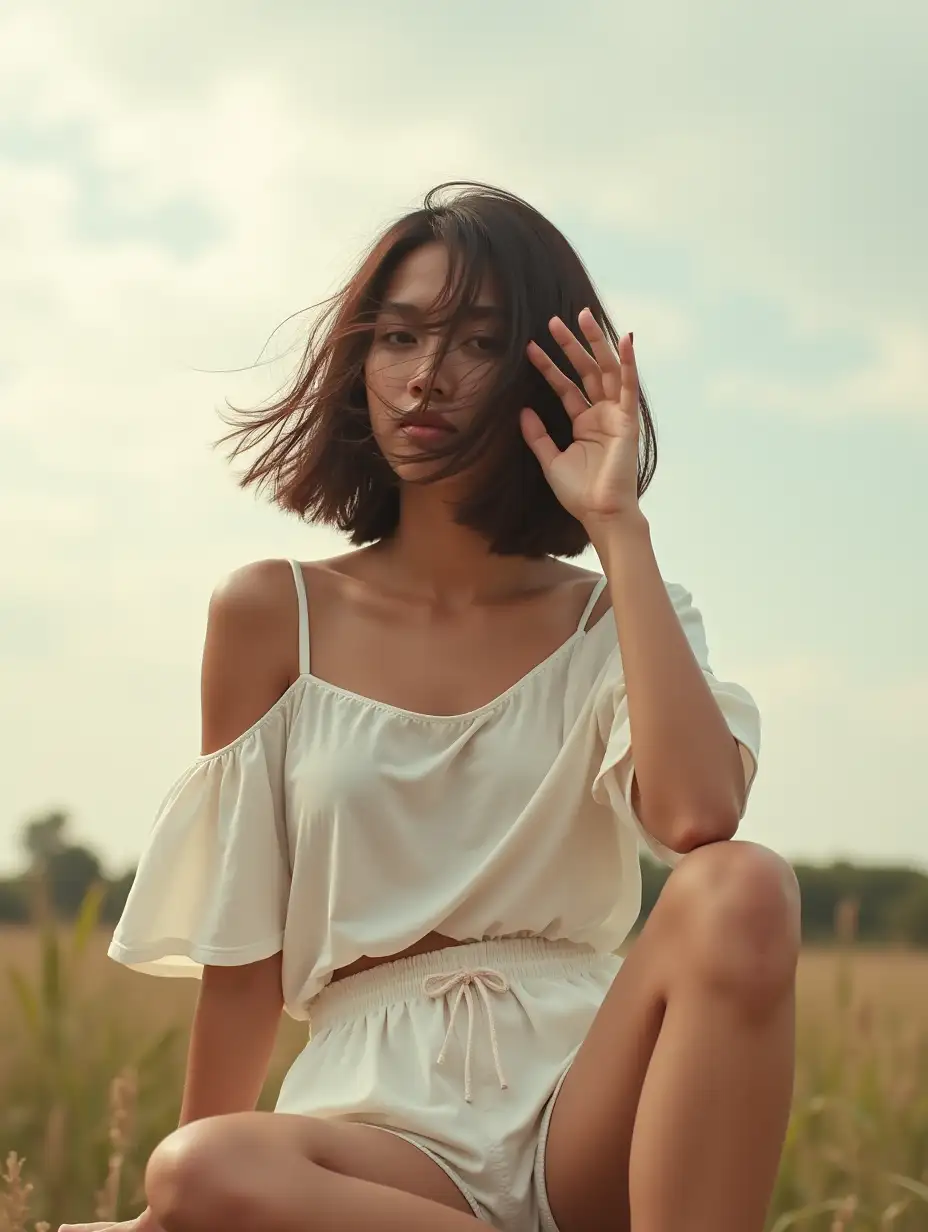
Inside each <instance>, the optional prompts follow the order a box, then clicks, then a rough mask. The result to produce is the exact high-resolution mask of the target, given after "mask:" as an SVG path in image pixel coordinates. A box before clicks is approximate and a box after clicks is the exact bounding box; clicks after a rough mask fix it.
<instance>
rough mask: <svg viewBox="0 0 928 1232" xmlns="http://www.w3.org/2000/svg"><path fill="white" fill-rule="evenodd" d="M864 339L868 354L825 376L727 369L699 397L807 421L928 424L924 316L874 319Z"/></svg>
mask: <svg viewBox="0 0 928 1232" xmlns="http://www.w3.org/2000/svg"><path fill="white" fill-rule="evenodd" d="M926 273H928V271H926ZM868 342H869V345H870V346H871V347H872V350H871V351H870V353H869V354H867V355H864V356H861V358H860V359H859V360H858V361H857V362H856V363H854V364H853V366H851V367H849V369H847V370H844V371H841V372H838V373H836V374H835V375H833V376H831V377H830V378H826V379H824V380H818V381H815V380H811V381H810V380H809V378H808V376H807V375H805V374H803V375H802V378H801V379H800V377H799V375H798V374H797V375H796V376H795V377H794V378H793V379H790V374H789V372H788V371H787V372H784V373H783V375H782V376H780V377H775V378H770V377H766V378H764V379H762V380H761V379H759V378H758V375H757V373H755V372H751V371H738V370H737V369H734V370H732V369H729V370H727V371H725V370H723V371H722V372H720V373H718V374H717V375H714V376H712V377H711V378H710V379H709V381H708V382H707V385H706V387H705V398H706V400H707V402H708V403H709V404H710V405H713V406H715V407H719V408H722V409H732V410H740V409H743V408H744V407H749V408H751V409H752V410H754V411H760V412H767V413H770V414H773V415H782V414H788V415H794V416H797V417H801V418H802V419H804V420H807V421H808V420H825V421H828V420H835V419H842V418H857V419H859V418H869V419H882V418H892V417H900V418H909V419H912V420H915V421H917V422H919V423H922V424H925V425H928V319H926V321H924V322H921V321H917V320H915V319H912V320H910V321H903V320H897V321H895V322H893V323H891V324H886V323H881V324H876V325H874V327H873V330H872V333H871V335H870V337H869V338H868ZM787 365H788V361H787V364H785V365H784V367H786V366H787Z"/></svg>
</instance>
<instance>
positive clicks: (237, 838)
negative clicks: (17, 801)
mask: <svg viewBox="0 0 928 1232" xmlns="http://www.w3.org/2000/svg"><path fill="white" fill-rule="evenodd" d="M286 726H287V720H286V714H285V708H284V707H283V706H278V707H275V708H274V709H273V710H272V711H270V712H269V713H268V714H267V715H265V716H264V718H263V719H262V720H260V721H259V723H257V724H256V725H255V726H254V727H253V728H251V729H249V731H247V732H246V733H244V734H243V735H242V736H241V737H239V739H238V740H236V741H235V742H234V743H233V744H231V745H229V746H228V747H227V748H225V749H222V750H220V751H219V752H217V753H213V754H208V755H204V756H201V757H199V758H198V759H197V760H196V761H195V762H194V763H193V765H192V766H190V767H189V768H188V769H187V770H186V771H185V772H184V774H182V775H181V777H180V778H179V779H178V780H177V781H176V782H175V783H174V785H173V786H172V788H171V789H170V791H169V792H168V794H167V796H166V797H165V799H164V800H163V802H162V804H161V806H160V808H159V809H158V811H157V814H156V816H155V821H154V824H153V826H152V829H151V831H150V834H149V836H148V841H147V843H146V845H145V849H144V851H143V853H142V857H141V860H140V862H139V865H138V870H137V872H136V875H135V880H134V881H133V883H132V888H131V890H130V892H129V897H128V899H127V900H126V905H125V908H124V910H123V913H122V916H121V918H120V920H119V923H118V925H117V927H116V930H115V933H114V936H113V940H112V942H111V943H110V947H109V951H108V953H109V956H110V958H113V959H115V960H116V962H119V963H123V964H125V965H126V966H128V967H133V968H135V969H136V970H138V971H145V972H148V973H150V974H153V975H187V976H199V975H200V974H201V972H202V968H203V966H204V965H214V966H239V965H242V964H245V963H250V962H257V961H258V960H259V959H262V958H269V957H270V956H271V955H272V954H275V953H277V951H278V950H280V949H281V948H282V944H283V935H284V923H285V918H286V912H287V903H288V899H289V890H290V858H289V842H288V838H287V830H286V819H285V799H284V782H283V764H284V754H285V751H286Z"/></svg>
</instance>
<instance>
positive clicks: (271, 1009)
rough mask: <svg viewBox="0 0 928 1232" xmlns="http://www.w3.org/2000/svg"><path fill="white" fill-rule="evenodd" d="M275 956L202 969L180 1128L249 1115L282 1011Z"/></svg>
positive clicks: (259, 1088)
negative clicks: (214, 1118) (231, 1114)
mask: <svg viewBox="0 0 928 1232" xmlns="http://www.w3.org/2000/svg"><path fill="white" fill-rule="evenodd" d="M281 958H282V955H281V953H279V952H278V953H277V954H273V955H272V956H271V957H270V958H264V959H262V960H261V961H260V962H254V963H248V964H247V966H244V967H205V968H204V970H203V983H202V985H201V987H200V996H199V999H198V1001H197V1008H196V1012H195V1014H194V1018H193V1027H192V1029H191V1033H190V1048H189V1051H188V1054H187V1077H186V1081H185V1083H184V1099H183V1104H182V1106H181V1114H180V1124H181V1125H186V1124H187V1123H188V1122H190V1121H198V1120H200V1119H201V1118H203V1117H210V1116H218V1115H219V1114H220V1113H223V1112H251V1111H253V1109H254V1107H255V1105H256V1104H257V1102H258V1097H259V1095H260V1094H261V1088H262V1086H263V1085H264V1080H265V1078H266V1077H267V1070H268V1065H269V1063H270V1060H271V1053H272V1052H273V1050H274V1041H275V1039H276V1038H277V1028H278V1025H279V1023H280V1015H281V1011H282V1009H283V994H282V992H281V984H280V967H281Z"/></svg>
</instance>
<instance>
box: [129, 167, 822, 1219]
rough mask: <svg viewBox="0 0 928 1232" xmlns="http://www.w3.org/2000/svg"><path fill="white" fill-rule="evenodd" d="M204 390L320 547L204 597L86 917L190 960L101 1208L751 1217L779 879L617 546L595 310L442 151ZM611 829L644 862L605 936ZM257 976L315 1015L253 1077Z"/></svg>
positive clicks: (609, 394) (613, 340)
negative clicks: (121, 885)
mask: <svg viewBox="0 0 928 1232" xmlns="http://www.w3.org/2000/svg"><path fill="white" fill-rule="evenodd" d="M233 422H234V424H235V427H234V430H233V431H232V432H231V433H230V434H229V436H227V437H226V438H225V439H234V440H235V446H234V448H233V455H235V454H237V453H239V452H240V451H241V450H243V449H244V448H246V447H253V446H256V445H260V446H261V451H260V453H259V454H258V455H257V457H256V458H255V459H254V460H253V461H252V463H251V465H250V467H249V469H248V470H247V472H246V473H245V475H244V477H243V480H242V482H243V483H245V484H250V483H257V484H265V485H268V486H269V487H270V488H271V490H272V492H273V496H274V499H275V501H276V502H277V504H278V505H279V506H281V507H282V508H283V509H286V510H290V511H294V512H296V513H298V514H299V515H301V516H303V517H304V518H306V519H307V520H309V521H312V522H324V523H328V524H333V525H335V526H337V527H339V528H340V529H341V530H343V531H345V532H346V533H347V534H348V536H349V538H350V540H351V542H352V543H353V544H354V545H355V547H356V548H357V549H358V550H355V551H352V552H349V553H348V554H347V555H344V556H340V557H338V558H336V559H330V560H325V561H317V562H312V563H304V564H300V563H297V562H288V561H286V560H282V561H281V560H269V561H262V562H260V563H257V564H251V565H247V566H245V567H244V568H242V569H239V570H238V571H237V572H235V573H234V574H233V575H232V576H231V577H230V578H229V579H227V580H226V581H225V582H224V583H223V584H222V585H220V586H219V587H218V588H217V589H216V591H215V594H214V596H213V599H212V602H211V605H210V611H209V620H208V624H207V632H206V645H205V651H204V659H203V691H202V696H203V745H202V753H201V755H200V757H199V758H198V759H196V760H195V761H194V763H193V765H192V766H191V767H190V768H189V769H188V770H187V771H186V772H185V773H184V774H183V775H182V776H181V778H180V779H179V780H178V782H177V783H176V784H175V785H174V787H173V788H172V789H171V791H170V793H169V794H168V796H167V799H166V800H165V802H164V804H163V807H162V808H161V810H160V812H159V814H158V817H157V819H156V821H155V825H154V828H153V830H152V833H151V836H150V838H149V841H148V845H147V847H146V850H145V852H144V854H143V856H142V860H141V863H140V865H139V869H138V874H137V876H136V879H135V883H134V885H133V888H132V892H131V895H130V897H129V900H128V903H127V905H126V909H125V912H124V915H123V917H122V919H121V921H120V923H119V926H118V928H117V930H116V934H115V938H114V940H113V943H112V946H111V949H110V954H111V956H112V957H113V958H114V959H116V960H117V961H118V962H121V963H125V964H127V965H128V966H130V967H134V968H136V969H138V970H142V971H151V972H154V973H159V974H166V975H170V974H182V975H198V976H200V977H201V978H202V984H201V988H200V995H199V1001H198V1005H197V1010H196V1015H195V1019H194V1023H193V1029H192V1035H191V1042H190V1055H189V1065H188V1071H187V1079H186V1086H185V1091H184V1101H183V1110H182V1115H181V1126H180V1128H179V1129H178V1130H177V1131H175V1132H174V1133H172V1134H171V1135H170V1136H169V1137H168V1138H167V1139H166V1140H165V1141H164V1142H163V1143H162V1144H161V1145H160V1146H159V1147H158V1148H157V1149H156V1150H155V1152H154V1154H153V1155H152V1158H151V1160H150V1162H149V1165H148V1169H147V1172H146V1188H147V1196H148V1200H149V1204H150V1205H149V1207H148V1209H147V1210H146V1211H145V1213H144V1214H143V1215H142V1216H140V1217H139V1219H138V1220H137V1221H135V1220H134V1221H131V1225H132V1226H134V1227H136V1228H139V1229H146V1230H148V1232H150V1230H152V1229H156V1228H158V1227H161V1228H164V1229H166V1232H228V1230H229V1229H233V1228H234V1229H235V1230H236V1232H307V1230H309V1229H313V1230H318V1232H327V1230H329V1229H332V1230H334V1229H342V1230H346V1232H347V1230H349V1229H355V1230H358V1232H360V1230H362V1229H363V1230H365V1232H367V1230H370V1229H379V1230H382V1232H467V1229H468V1228H474V1227H476V1226H479V1225H478V1223H477V1221H481V1220H482V1221H485V1222H487V1223H489V1224H491V1225H492V1226H494V1227H497V1228H501V1229H507V1230H511V1232H534V1230H535V1229H543V1230H544V1232H554V1230H555V1229H557V1232H600V1230H602V1229H613V1228H616V1229H618V1228H632V1229H634V1230H635V1232H760V1229H761V1228H762V1226H763V1223H764V1218H765V1212H766V1209H767V1206H768V1201H769V1197H770V1193H771V1189H772V1186H773V1183H774V1179H775V1176H776V1171H777V1166H778V1160H779V1155H780V1150H781V1145H782V1140H783V1136H784V1132H785V1127H786V1122H787V1116H788V1110H789V1104H790V1095H791V1087H792V1071H793V1020H794V1003H793V992H794V977H795V968H796V960H797V952H798V947H799V924H798V915H799V913H798V896H797V891H796V885H795V881H794V878H793V876H792V874H791V872H790V870H789V868H788V866H787V865H786V864H785V863H784V862H783V861H782V860H781V859H779V858H778V857H777V856H776V855H774V854H773V853H771V852H769V851H766V850H764V849H762V848H760V847H757V846H755V845H752V844H749V843H744V842H733V841H731V840H732V839H733V837H734V835H735V832H736V829H737V827H738V823H739V821H740V819H741V817H742V816H743V814H744V809H745V802H746V799H747V796H748V792H749V790H750V786H751V782H752V780H753V776H754V772H755V770H756V765H757V754H758V745H759V721H758V715H757V711H756V708H755V705H754V703H753V701H752V700H751V697H750V696H749V695H748V693H746V692H745V690H744V689H743V688H741V687H739V686H738V685H736V684H730V683H724V682H722V681H720V680H718V679H717V678H716V677H715V676H714V675H713V673H712V671H711V670H710V667H709V662H708V658H707V650H706V640H705V636H704V631H703V625H702V621H701V618H700V616H699V613H698V611H697V610H696V608H695V607H694V606H693V604H692V601H691V596H690V595H689V594H688V593H687V591H686V590H684V589H683V588H682V587H680V586H677V585H673V584H671V585H666V584H665V582H664V581H663V580H662V577H661V574H660V572H659V569H658V565H657V562H656V560H655V555H654V549H653V545H652V542H651V536H650V533H649V527H648V522H647V519H646V518H645V516H644V514H643V513H642V511H641V508H640V506H639V497H640V496H641V495H642V493H643V491H644V489H645V488H646V486H647V484H648V482H649V480H650V478H651V475H652V473H653V469H654V460H655V451H654V432H653V425H652V421H651V417H650V412H649V410H648V407H647V403H646V401H645V399H644V397H643V396H642V394H641V392H640V389H639V378H638V373H637V369H636V364H635V353H634V347H633V339H632V335H631V334H625V335H623V336H622V337H621V338H620V337H619V336H618V335H617V334H616V331H615V329H614V327H613V326H612V324H611V323H610V321H609V319H608V317H607V315H606V312H605V310H604V308H603V306H602V303H601V302H600V300H599V298H598V297H597V295H596V292H595V290H594V288H593V285H592V283H591V281H590V279H589V277H588V275H587V273H586V271H585V269H584V267H583V265H582V264H581V262H580V260H579V258H578V257H577V255H576V254H575V253H574V251H573V250H572V248H571V247H570V245H569V244H568V243H567V241H566V240H565V239H564V237H563V236H562V235H561V234H560V233H559V232H558V231H557V229H556V228H555V227H553V226H552V225H551V224H550V223H549V222H547V221H546V220H545V219H544V218H543V217H541V216H540V215H539V214H538V213H537V212H536V211H535V210H533V209H532V208H531V207H530V206H529V205H527V204H526V203H525V202H523V201H521V200H519V199H518V198H516V197H513V196H511V195H509V194H507V193H505V192H502V191H499V190H496V189H492V188H488V187H486V186H483V185H474V184H454V185H443V186H442V187H441V189H436V190H433V192H432V193H430V194H429V195H428V197H427V198H426V200H425V203H424V207H423V208H422V209H419V210H416V211H415V212H413V213H411V214H409V215H408V216H406V217H404V218H402V219H401V220H400V221H399V222H397V223H396V224H395V225H393V226H391V227H390V228H389V229H388V230H387V231H386V233H385V234H384V235H382V236H381V238H380V239H379V240H378V241H377V242H376V244H375V245H374V247H373V248H372V250H371V251H370V253H369V254H368V255H367V257H366V258H365V259H364V261H363V263H362V264H361V266H360V268H359V269H358V271H357V273H356V274H355V275H354V277H353V278H352V279H351V281H350V282H349V284H348V285H347V287H346V288H345V290H344V291H343V292H342V293H341V294H340V295H339V296H338V297H337V298H336V299H335V300H334V301H333V302H332V304H331V305H330V307H329V311H328V313H327V314H326V315H324V316H323V317H322V318H321V319H320V321H319V322H318V328H317V330H316V332H315V333H314V334H313V336H312V337H311V338H310V343H309V346H308V349H307V355H306V359H305V362H304V364H303V367H302V368H301V371H300V373H299V377H298V379H297V381H296V383H295V386H294V387H293V389H292V390H291V391H290V392H288V393H287V395H286V396H285V397H283V398H282V399H281V400H280V401H279V402H277V403H276V404H274V405H272V406H270V407H265V408H262V409H261V410H259V411H257V412H239V413H238V417H237V418H236V419H235V420H234V421H233ZM589 544H592V545H593V547H594V548H595V550H596V552H597V554H598V556H599V560H600V562H601V564H602V567H603V571H604V576H602V577H600V576H599V575H597V574H595V573H592V572H589V571H587V570H585V569H581V568H578V567H576V566H574V565H571V564H569V563H567V562H566V560H565V559H564V558H569V557H572V556H576V555H578V554H579V553H580V552H581V551H582V550H583V549H584V548H586V547H587V546H588V545H589ZM639 840H643V841H644V843H646V844H647V845H648V846H649V847H650V848H651V850H652V851H654V852H656V853H657V854H658V855H659V856H660V857H661V858H663V859H664V860H666V861H668V862H669V863H670V864H672V865H674V866H675V867H674V871H673V872H672V873H671V876H670V878H669V880H668V882H667V885H666V887H665V889H664V892H663V893H662V895H661V897H660V901H659V902H658V904H657V906H656V907H655V909H654V910H653V912H652V913H651V915H650V916H649V918H648V920H647V922H646V924H645V926H644V928H643V930H642V931H641V934H640V936H639V937H638V938H637V939H636V940H635V942H634V944H633V945H632V946H631V948H630V951H629V953H628V956H627V957H626V958H625V960H624V961H622V960H620V959H619V958H618V957H616V956H615V952H616V950H618V949H619V947H620V946H621V945H622V944H623V942H624V941H625V940H626V938H627V937H628V934H629V931H630V929H631V928H632V926H633V924H634V922H635V920H636V917H637V915H638V912H639V909H640V896H641V883H640V873H639V864H638V849H639ZM282 1007H283V1008H286V1010H287V1011H288V1012H289V1013H290V1014H291V1015H293V1016H294V1017H296V1018H300V1019H308V1020H309V1022H310V1024H311V1029H312V1033H311V1038H310V1041H309V1043H307V1045H306V1047H305V1049H304V1050H303V1051H302V1052H301V1053H300V1055H299V1056H298V1057H297V1059H296V1061H295V1062H294V1064H293V1066H292V1068H291V1069H290V1071H289V1073H288V1074H287V1076H286V1078H285V1080H284V1083H283V1086H282V1088H281V1091H280V1096H279V1099H278V1102H277V1107H276V1111H275V1112H274V1113H258V1112H255V1111H254V1106H255V1103H256V1100H257V1097H258V1094H259V1092H260V1089H261V1086H262V1083H263V1081H264V1079H265V1075H266V1070H267V1066H268V1062H269V1057H270V1053H271V1049H272V1045H273V1042H274V1038H275V1033H276V1030H277V1026H278V1021H279V1017H280V1013H281V1009H282Z"/></svg>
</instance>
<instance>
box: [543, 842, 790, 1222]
mask: <svg viewBox="0 0 928 1232" xmlns="http://www.w3.org/2000/svg"><path fill="white" fill-rule="evenodd" d="M793 886H794V878H793V877H792V873H791V872H790V871H789V869H788V867H787V866H786V865H785V863H784V862H783V861H782V860H781V859H780V858H779V857H778V856H776V855H774V854H773V853H772V852H770V851H766V850H765V849H764V848H762V847H758V846H755V845H754V844H751V843H745V842H731V843H724V844H723V843H717V844H713V845H712V846H711V847H704V848H700V849H697V850H696V851H695V852H693V853H692V854H691V855H688V856H686V857H685V859H684V860H682V861H681V862H680V865H679V866H678V868H677V869H676V870H675V871H674V872H673V874H672V875H671V877H670V878H669V880H668V882H667V885H666V886H665V888H664V891H663V893H662V894H661V897H660V899H659V900H658V903H657V905H656V907H655V909H654V911H653V912H652V913H651V915H650V916H649V918H648V921H647V923H646V924H645V926H644V928H643V930H642V932H641V934H640V936H639V937H638V938H637V939H636V941H635V942H634V944H633V945H632V946H631V949H630V952H629V954H628V956H627V958H626V959H625V960H624V962H623V963H622V966H621V968H620V969H619V972H618V974H617V975H616V977H615V980H614V981H613V984H612V987H611V988H610V989H609V992H608V993H607V995H606V997H605V999H604V1001H603V1003H602V1005H601V1006H600V1007H599V1010H598V1011H597V1014H596V1017H595V1019H594V1020H593V1023H592V1025H591V1027H590V1030H589V1032H588V1033H587V1036H586V1038H585V1039H584V1041H583V1044H582V1045H581V1047H580V1049H579V1051H578V1053H577V1056H576V1057H575V1059H574V1061H573V1063H572V1065H571V1068H570V1071H569V1072H568V1074H567V1075H566V1077H565V1079H564V1081H563V1084H562V1086H561V1089H560V1093H559V1094H558V1097H557V1100H556V1102H555V1104H554V1108H553V1110H552V1113H551V1120H550V1125H549V1130H548V1138H547V1143H546V1151H545V1162H544V1168H545V1188H546V1191H547V1196H548V1200H549V1202H550V1205H551V1208H552V1211H553V1214H554V1217H555V1220H556V1222H557V1225H558V1227H559V1228H560V1229H561V1230H562V1232H587V1230H593V1229H596V1230H598V1229H599V1228H600V1227H601V1226H602V1222H601V1221H602V1212H603V1211H609V1212H610V1216H611V1218H612V1219H613V1220H614V1222H613V1223H612V1224H610V1225H609V1226H610V1227H614V1228H616V1229H620V1228H627V1227H628V1226H629V1209H628V1182H629V1160H630V1154H631V1147H632V1135H633V1131H634V1128H635V1120H636V1116H637V1113H638V1105H639V1100H640V1097H641V1093H642V1087H643V1086H644V1082H645V1077H646V1075H647V1072H648V1068H649V1066H650V1064H651V1060H652V1054H653V1052H654V1048H655V1044H656V1042H657V1038H658V1035H659V1034H660V1032H661V1027H662V1025H663V1021H664V1015H665V1011H666V1008H667V1004H668V999H669V998H670V997H671V996H672V994H673V991H674V990H675V989H676V988H678V987H679V985H680V981H681V979H686V980H687V981H690V980H692V979H693V978H695V975H694V973H695V972H696V971H697V970H702V971H704V972H705V973H706V974H707V976H708V978H711V979H712V980H714V981H722V982H723V983H729V984H738V983H739V981H741V982H742V983H743V984H744V990H743V991H744V992H745V993H746V994H750V993H751V992H752V990H751V988H750V987H749V984H750V983H751V982H754V983H755V984H756V985H758V987H757V988H755V989H754V990H753V992H754V993H756V994H757V995H763V987H762V985H763V984H764V982H765V981H766V980H770V981H773V982H776V981H777V980H779V979H780V978H781V976H782V978H786V976H788V975H789V973H790V972H791V971H792V970H794V950H795V939H794V937H793V933H794V932H795V931H796V927H797V926H796V914H797V913H796V911H795V910H794V908H795V903H794V901H793V897H794V896H793ZM758 933H760V934H761V935H758ZM781 934H782V945H781V944H780V940H781ZM781 968H782V972H781V971H780V969H781ZM694 1029H696V1030H698V1029H699V1024H698V1023H696V1024H695V1026H694ZM670 1117H671V1114H670V1113H669V1112H668V1118H670Z"/></svg>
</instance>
